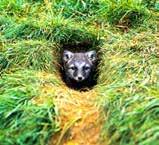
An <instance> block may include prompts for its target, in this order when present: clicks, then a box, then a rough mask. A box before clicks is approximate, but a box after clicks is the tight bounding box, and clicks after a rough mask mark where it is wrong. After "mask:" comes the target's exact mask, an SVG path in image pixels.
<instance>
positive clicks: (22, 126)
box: [0, 69, 58, 145]
mask: <svg viewBox="0 0 159 145" xmlns="http://www.w3.org/2000/svg"><path fill="white" fill-rule="evenodd" d="M41 81H42V80H40V78H38V77H37V76H36V75H35V72H34V71H31V70H30V71H28V70H20V69H19V70H18V71H15V72H14V73H12V74H4V75H3V76H2V78H1V80H0V102H1V105H0V115H1V119H0V134H1V135H0V142H1V143H2V142H3V144H4V145H11V144H17V145H18V144H19V145H22V144H25V145H26V144H27V145H32V144H47V143H48V140H49V139H50V138H51V137H52V135H53V134H54V133H55V132H57V131H58V124H57V122H56V121H55V120H54V117H55V116H56V115H57V114H56V112H55V106H54V102H53V99H50V100H47V101H45V103H44V104H41V105H38V103H37V104H35V103H34V102H33V99H34V98H35V97H38V95H40V90H39V89H38V88H39V86H40V84H41Z"/></svg>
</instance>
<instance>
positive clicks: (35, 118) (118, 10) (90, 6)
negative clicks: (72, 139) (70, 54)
mask: <svg viewBox="0 0 159 145" xmlns="http://www.w3.org/2000/svg"><path fill="white" fill-rule="evenodd" d="M158 24H159V1H158V0H151V1H148V0H112V1H111V0H98V1H97V0H86V1H83V0H78V1H74V0H65V1H61V0H56V1H49V0H44V1H43V0H36V1H35V0H1V1H0V73H1V74H0V77H1V79H0V104H1V105H0V115H1V119H0V143H2V142H3V143H4V144H6V145H12V144H19V145H23V144H25V145H27V144H28V145H29V144H37V145H40V144H41V145H43V144H48V143H49V140H50V138H51V137H52V135H54V134H55V133H56V132H58V131H59V130H60V126H59V122H58V121H57V119H56V117H57V116H58V106H57V105H56V103H55V102H54V98H55V97H56V96H54V94H51V95H50V96H47V97H46V96H45V95H44V94H43V92H42V90H41V86H43V85H44V84H47V83H50V84H52V86H53V87H55V86H56V87H59V86H60V84H61V83H62V82H61V79H59V77H57V76H59V75H60V74H59V60H60V53H61V51H62V50H63V49H65V48H66V49H69V48H71V49H78V50H90V49H96V50H97V51H98V53H99V55H98V56H99V66H98V75H99V77H98V80H97V82H98V83H97V85H96V86H94V88H93V89H94V90H95V91H96V94H97V98H98V99H97V103H98V105H99V107H100V108H102V109H103V112H104V113H105V114H106V121H105V122H104V124H103V130H102V132H101V134H102V136H101V138H103V139H107V142H108V144H110V145H111V144H112V145H114V144H120V145H127V144H129V145H133V144H140V145H149V144H154V145H155V144H156V145H157V144H158V136H159V135H158V131H159V129H158V125H159V123H158V119H159V99H158V98H159V95H158V94H159V89H158V88H159V83H158V82H159V80H158V79H159V61H158V59H159V47H158V46H159V40H158V37H159V36H158ZM41 72H45V73H46V72H49V73H51V74H52V76H51V77H49V78H48V79H46V78H45V79H43V78H42V77H41V76H40V75H39V74H40V73H41ZM37 74H38V75H37ZM43 95H44V96H45V97H46V98H45V99H44V100H43V101H42V103H39V102H38V97H39V96H43Z"/></svg>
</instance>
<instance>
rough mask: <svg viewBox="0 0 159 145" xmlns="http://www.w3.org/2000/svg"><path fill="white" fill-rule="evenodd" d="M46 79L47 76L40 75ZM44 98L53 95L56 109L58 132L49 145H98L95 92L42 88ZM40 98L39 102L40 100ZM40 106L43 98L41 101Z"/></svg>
mask: <svg viewBox="0 0 159 145" xmlns="http://www.w3.org/2000/svg"><path fill="white" fill-rule="evenodd" d="M40 75H41V77H43V78H44V79H45V78H48V76H49V75H50V74H46V73H45V74H40ZM41 89H42V90H41V91H42V92H43V94H44V95H45V96H49V95H50V94H53V95H54V102H55V104H56V106H57V108H58V111H59V116H58V118H57V119H58V121H59V122H60V127H61V131H60V132H59V133H58V134H56V135H55V136H53V137H52V140H51V141H50V145H101V144H102V143H101V142H100V130H101V127H102V122H103V116H102V115H101V113H100V110H99V108H98V107H97V106H96V104H95V99H96V97H97V93H96V90H95V89H92V90H90V91H87V92H79V91H75V90H72V89H70V88H68V87H66V86H65V84H62V85H60V86H55V85H51V84H44V85H43V86H42V88H41ZM40 98H41V99H40ZM40 98H39V99H38V100H37V101H38V102H41V100H43V99H42V98H44V96H43V95H42V97H40Z"/></svg>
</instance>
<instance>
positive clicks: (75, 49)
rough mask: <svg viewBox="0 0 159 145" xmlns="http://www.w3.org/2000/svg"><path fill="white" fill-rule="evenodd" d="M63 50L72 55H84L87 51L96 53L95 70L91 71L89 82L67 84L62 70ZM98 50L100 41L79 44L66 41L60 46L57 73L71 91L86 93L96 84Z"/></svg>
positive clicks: (98, 59) (98, 60) (63, 69)
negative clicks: (91, 75) (80, 53)
mask: <svg viewBox="0 0 159 145" xmlns="http://www.w3.org/2000/svg"><path fill="white" fill-rule="evenodd" d="M64 50H68V51H70V52H72V53H79V52H82V53H85V52H88V51H92V50H94V51H95V52H96V54H97V55H96V58H97V59H96V62H95V63H94V66H95V69H94V71H93V77H92V79H91V81H83V82H76V81H73V82H71V83H70V82H68V81H67V79H66V74H65V68H64V62H63V59H62V57H63V52H64ZM99 50H100V41H97V40H95V41H93V40H92V41H88V40H85V41H80V42H71V41H68V42H67V43H62V44H60V55H59V57H60V58H59V64H60V68H59V72H60V75H61V78H62V80H63V82H64V83H65V84H66V85H67V86H68V87H69V88H71V89H74V90H79V91H87V90H90V89H92V88H93V87H94V86H95V85H96V84H97V79H98V76H99V72H98V65H99V62H100V55H99V53H100V52H99Z"/></svg>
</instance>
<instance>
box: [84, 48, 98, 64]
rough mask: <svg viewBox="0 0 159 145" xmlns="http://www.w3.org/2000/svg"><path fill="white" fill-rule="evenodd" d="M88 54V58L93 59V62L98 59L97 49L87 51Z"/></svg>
mask: <svg viewBox="0 0 159 145" xmlns="http://www.w3.org/2000/svg"><path fill="white" fill-rule="evenodd" d="M86 56H87V57H88V59H89V60H90V61H91V62H93V63H94V62H95V61H96V59H97V54H96V51H95V50H92V51H88V52H86Z"/></svg>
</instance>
